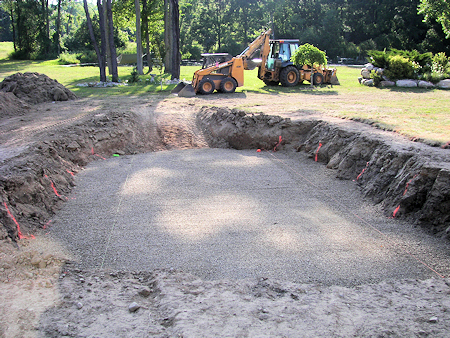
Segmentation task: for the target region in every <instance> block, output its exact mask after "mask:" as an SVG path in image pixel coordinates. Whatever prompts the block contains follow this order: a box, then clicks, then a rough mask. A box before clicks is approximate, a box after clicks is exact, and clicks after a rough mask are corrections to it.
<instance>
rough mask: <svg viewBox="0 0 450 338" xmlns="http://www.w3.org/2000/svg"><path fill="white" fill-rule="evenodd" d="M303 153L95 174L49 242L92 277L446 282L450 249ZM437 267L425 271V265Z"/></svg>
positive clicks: (167, 156)
mask: <svg viewBox="0 0 450 338" xmlns="http://www.w3.org/2000/svg"><path fill="white" fill-rule="evenodd" d="M333 175H334V173H333V171H331V170H328V169H326V168H325V167H324V166H323V165H321V164H318V163H315V162H314V161H312V160H311V159H309V158H307V157H306V155H304V154H302V153H283V152H279V153H269V152H262V153H257V152H256V151H237V150H230V149H194V150H177V151H167V152H156V153H148V154H142V155H134V156H121V157H118V158H117V157H115V158H111V159H108V160H105V161H102V160H99V161H96V162H94V163H91V164H90V165H89V166H88V167H87V168H86V169H85V170H84V171H82V172H80V173H79V174H78V175H77V177H76V184H77V186H76V188H75V189H74V191H73V194H72V195H71V196H70V197H69V201H68V202H67V203H66V204H65V206H64V207H63V209H62V210H61V211H59V212H58V214H57V215H56V217H55V219H54V221H53V224H54V226H53V227H52V228H51V230H50V231H49V235H50V236H52V237H53V238H55V239H57V240H58V241H60V242H61V243H62V244H63V245H64V246H65V247H67V248H68V249H69V250H70V251H71V252H72V253H73V255H74V257H75V259H76V261H77V262H78V264H79V265H80V267H82V268H88V269H96V268H107V269H120V270H126V271H133V270H153V269H160V268H162V269H167V268H169V269H170V268H173V269H176V270H182V271H185V272H189V273H192V274H194V275H197V276H199V277H200V278H202V279H206V280H216V279H222V278H229V279H245V278H259V277H267V278H275V279H279V280H289V281H294V282H299V283H309V282H314V283H321V284H324V285H342V286H351V285H358V284H362V283H370V282H378V281H381V280H385V279H390V278H393V279H400V278H417V279H425V278H430V277H437V275H436V273H435V272H433V271H432V270H431V269H430V268H433V269H435V270H436V271H437V272H438V273H440V274H442V275H445V276H448V275H449V271H450V267H449V265H450V264H449V262H448V252H449V251H450V250H449V249H450V246H449V244H448V243H447V242H445V241H441V240H439V239H437V238H434V237H431V236H428V235H427V234H425V233H424V232H423V231H422V230H421V229H418V228H415V227H414V226H412V225H410V224H406V223H404V222H402V221H399V220H397V219H388V218H386V217H385V216H383V214H382V213H381V211H380V210H379V209H378V208H376V207H374V206H372V205H371V204H370V203H368V202H365V201H364V200H363V199H362V198H361V196H360V194H359V192H358V188H357V186H356V185H355V183H354V182H351V181H339V180H336V179H335V178H334V176H333ZM422 262H423V263H425V264H427V265H428V266H429V267H430V268H429V267H426V266H425V265H424V264H423V263H422Z"/></svg>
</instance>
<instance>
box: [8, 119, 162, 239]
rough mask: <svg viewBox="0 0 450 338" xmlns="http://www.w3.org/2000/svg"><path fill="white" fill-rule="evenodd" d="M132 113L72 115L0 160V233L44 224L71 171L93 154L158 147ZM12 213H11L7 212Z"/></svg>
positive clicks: (66, 187)
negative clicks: (22, 149) (16, 153)
mask: <svg viewBox="0 0 450 338" xmlns="http://www.w3.org/2000/svg"><path fill="white" fill-rule="evenodd" d="M149 132H151V131H149V130H148V129H146V128H145V127H144V126H143V123H142V121H141V119H140V118H139V117H138V116H137V115H136V114H133V113H116V112H109V113H104V114H103V113H101V114H96V115H94V116H88V117H86V118H84V119H81V120H78V121H77V122H76V123H75V124H73V125H71V126H66V127H64V128H63V129H60V130H58V131H57V132H54V133H52V134H53V136H49V137H48V139H47V140H46V141H40V142H36V143H33V144H31V145H30V146H29V147H28V148H27V150H26V151H25V152H24V153H22V154H20V155H19V156H16V157H14V158H11V159H8V160H7V161H6V162H4V163H2V164H1V166H0V199H1V201H2V205H0V223H1V224H2V225H3V227H0V239H1V238H6V237H10V238H13V239H16V238H20V237H21V234H19V232H18V227H17V224H19V225H20V226H21V227H22V229H21V230H22V233H23V235H24V236H25V233H28V232H31V233H32V232H33V230H34V228H43V227H45V226H46V225H47V224H48V223H49V221H50V219H51V217H52V215H53V214H54V213H55V212H56V210H57V209H58V208H59V207H60V205H61V203H63V202H64V201H66V200H67V198H68V197H67V196H68V194H69V192H70V191H71V189H72V187H73V185H74V175H75V174H76V173H77V172H78V171H79V170H80V169H81V168H82V167H83V166H85V165H87V164H88V163H89V162H91V161H93V160H100V159H102V158H105V157H108V156H112V155H113V154H117V155H119V156H120V155H123V154H134V153H138V152H147V151H154V150H158V149H161V147H160V145H158V144H155V143H154V142H151V141H150V139H151V138H150V137H149ZM13 217H14V218H13Z"/></svg>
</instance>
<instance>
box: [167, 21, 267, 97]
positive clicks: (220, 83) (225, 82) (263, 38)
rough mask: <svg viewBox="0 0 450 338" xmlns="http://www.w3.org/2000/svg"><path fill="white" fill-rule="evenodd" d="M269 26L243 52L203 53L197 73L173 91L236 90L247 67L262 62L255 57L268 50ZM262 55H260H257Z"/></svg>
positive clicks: (192, 93)
mask: <svg viewBox="0 0 450 338" xmlns="http://www.w3.org/2000/svg"><path fill="white" fill-rule="evenodd" d="M271 33H272V31H271V30H270V29H269V30H268V31H266V32H265V33H262V34H261V35H260V36H259V37H257V38H256V39H255V41H253V42H252V43H251V44H250V45H249V46H248V47H247V48H246V49H245V50H244V51H243V52H242V53H241V54H239V55H238V56H235V57H232V56H231V55H230V54H225V53H217V54H202V56H203V57H204V59H203V66H202V68H201V69H199V70H197V71H196V72H195V73H194V76H193V78H192V83H191V84H187V83H183V82H180V83H179V84H178V85H177V86H176V87H175V88H174V89H173V90H172V93H174V94H178V96H182V97H192V96H195V94H196V93H200V94H211V93H212V92H214V91H215V90H217V91H220V92H223V93H233V92H234V91H235V90H236V87H241V86H243V85H244V70H252V69H255V68H256V67H258V66H260V65H261V59H253V57H254V56H255V55H256V54H257V53H258V54H261V52H260V50H264V49H265V50H269V39H270V34H271ZM258 56H259V55H258Z"/></svg>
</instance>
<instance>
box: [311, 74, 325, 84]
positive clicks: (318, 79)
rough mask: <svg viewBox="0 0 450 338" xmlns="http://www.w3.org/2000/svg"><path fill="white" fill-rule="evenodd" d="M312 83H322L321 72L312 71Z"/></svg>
mask: <svg viewBox="0 0 450 338" xmlns="http://www.w3.org/2000/svg"><path fill="white" fill-rule="evenodd" d="M313 84H314V85H316V86H319V85H321V84H323V74H320V73H314V75H313Z"/></svg>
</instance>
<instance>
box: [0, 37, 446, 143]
mask: <svg viewBox="0 0 450 338" xmlns="http://www.w3.org/2000/svg"><path fill="white" fill-rule="evenodd" d="M11 51H12V43H4V42H2V43H0V81H2V80H3V78H5V77H7V76H9V75H12V74H14V73H16V72H39V73H44V74H46V75H48V76H49V77H50V78H53V79H56V80H58V82H60V83H62V84H63V85H65V86H66V87H68V88H69V89H70V90H72V91H73V92H75V94H76V95H78V96H80V97H92V98H96V97H107V96H110V95H124V96H125V95H135V96H147V95H151V94H158V93H162V94H164V95H166V94H169V92H170V90H171V89H172V88H173V87H174V86H175V85H166V84H165V81H166V80H167V79H169V76H168V75H165V74H162V75H160V74H159V72H158V70H156V69H154V70H153V72H152V73H153V74H156V77H155V79H156V82H155V83H151V82H150V79H151V76H150V75H145V76H141V77H140V79H141V82H140V83H137V84H131V85H129V86H121V87H114V88H89V87H88V88H86V87H78V86H77V85H76V84H78V83H83V82H94V81H98V79H99V71H98V68H97V67H64V66H61V65H59V64H58V62H57V60H50V61H10V60H7V59H5V58H6V57H7V55H8V53H10V52H11ZM198 68H199V67H196V66H186V67H181V76H180V77H181V78H182V79H183V78H184V79H186V80H191V79H192V75H193V73H194V71H195V70H197V69H198ZM132 70H133V68H132V67H119V77H120V78H121V79H122V80H126V79H128V78H129V77H130V74H131V72H132ZM359 72H360V70H359V68H354V67H346V66H342V67H338V73H337V75H338V78H339V81H340V83H341V85H340V86H322V87H314V89H311V87H310V86H309V84H305V85H300V86H298V87H295V88H283V87H280V86H278V87H269V86H266V85H265V84H264V83H263V82H262V81H260V80H259V79H258V78H257V70H252V71H246V73H245V85H244V86H243V87H239V88H237V90H236V91H237V92H238V93H244V94H245V93H251V94H266V95H267V94H269V95H270V94H274V95H277V98H276V100H277V101H280V100H282V101H283V102H284V107H285V108H286V109H287V110H291V111H295V110H296V109H297V110H300V109H305V110H308V109H309V107H312V108H311V109H312V110H314V111H318V112H321V113H324V114H328V115H332V116H336V117H340V118H346V119H354V120H359V121H363V122H366V123H370V124H372V125H374V126H376V127H379V128H383V129H388V130H394V131H397V132H399V133H401V134H404V135H406V136H408V137H411V138H419V139H424V140H428V141H429V142H431V143H433V142H434V143H439V144H444V143H447V142H449V141H450V113H449V111H448V107H449V105H450V91H446V90H440V89H432V90H427V89H421V88H413V89H409V88H391V89H389V88H384V89H379V88H373V87H366V86H362V85H360V84H359V83H358V81H357V78H358V76H359ZM161 81H162V89H161ZM241 96H242V95H241ZM216 98H217V99H219V98H220V96H216ZM227 98H228V99H229V96H228V97H227ZM267 100H268V99H267V97H266V96H264V97H262V104H266V105H267V104H270V102H269V103H268V102H267ZM276 113H277V112H276V111H275V110H274V112H273V114H276Z"/></svg>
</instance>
